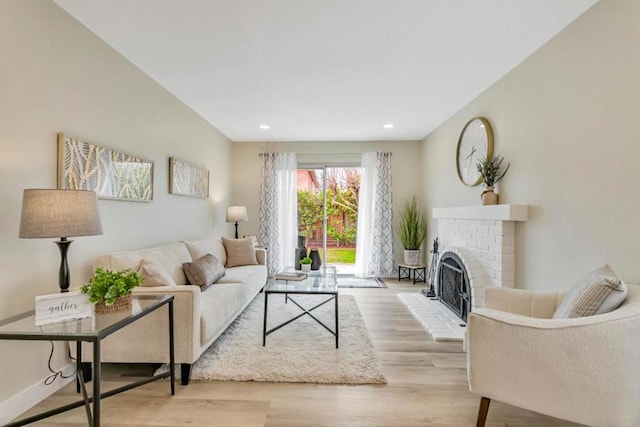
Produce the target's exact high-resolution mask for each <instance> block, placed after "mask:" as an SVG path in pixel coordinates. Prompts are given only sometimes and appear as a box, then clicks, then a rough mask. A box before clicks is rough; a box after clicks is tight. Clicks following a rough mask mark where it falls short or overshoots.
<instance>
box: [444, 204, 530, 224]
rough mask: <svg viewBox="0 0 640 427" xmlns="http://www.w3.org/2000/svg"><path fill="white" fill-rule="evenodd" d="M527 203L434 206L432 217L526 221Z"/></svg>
mask: <svg viewBox="0 0 640 427" xmlns="http://www.w3.org/2000/svg"><path fill="white" fill-rule="evenodd" d="M528 208H529V205H490V206H461V207H454V208H434V209H433V212H432V216H433V218H437V219H485V220H498V221H526V220H527V219H528V216H529V214H528V210H529V209H528Z"/></svg>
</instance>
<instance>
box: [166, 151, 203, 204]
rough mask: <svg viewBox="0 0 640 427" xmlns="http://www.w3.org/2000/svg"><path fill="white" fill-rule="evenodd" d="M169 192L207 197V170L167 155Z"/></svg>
mask: <svg viewBox="0 0 640 427" xmlns="http://www.w3.org/2000/svg"><path fill="white" fill-rule="evenodd" d="M169 194H175V195H178V196H189V197H199V198H202V199H206V198H208V197H209V171H208V170H207V169H204V168H201V167H200V166H197V165H194V164H192V163H189V162H185V161H184V160H179V159H176V158H175V157H169Z"/></svg>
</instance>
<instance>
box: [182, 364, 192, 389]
mask: <svg viewBox="0 0 640 427" xmlns="http://www.w3.org/2000/svg"><path fill="white" fill-rule="evenodd" d="M189 381H191V363H181V364H180V384H182V385H189Z"/></svg>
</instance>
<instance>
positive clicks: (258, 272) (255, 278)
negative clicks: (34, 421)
mask: <svg viewBox="0 0 640 427" xmlns="http://www.w3.org/2000/svg"><path fill="white" fill-rule="evenodd" d="M266 281H267V269H266V268H265V267H264V265H244V266H242V267H230V268H227V269H226V270H225V273H224V277H222V278H220V280H218V283H243V284H245V285H247V284H251V285H253V284H258V285H261V286H263V285H264V284H265V283H266Z"/></svg>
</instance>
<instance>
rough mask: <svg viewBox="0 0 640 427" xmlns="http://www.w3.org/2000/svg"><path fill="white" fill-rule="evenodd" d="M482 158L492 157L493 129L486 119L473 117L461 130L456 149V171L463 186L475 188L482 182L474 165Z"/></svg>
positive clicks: (480, 175)
mask: <svg viewBox="0 0 640 427" xmlns="http://www.w3.org/2000/svg"><path fill="white" fill-rule="evenodd" d="M483 157H485V158H491V157H493V129H491V124H490V123H489V120H487V119H486V118H484V117H474V118H473V119H471V120H469V121H468V122H467V124H466V125H465V126H464V128H463V129H462V132H461V133H460V138H458V146H457V149H456V170H457V171H458V178H460V181H461V182H462V183H463V184H464V185H468V186H469V187H475V186H476V185H478V184H480V183H481V182H482V174H481V173H480V172H478V168H477V166H476V165H477V163H478V162H479V161H480V159H481V158H483Z"/></svg>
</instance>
